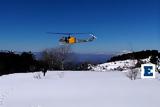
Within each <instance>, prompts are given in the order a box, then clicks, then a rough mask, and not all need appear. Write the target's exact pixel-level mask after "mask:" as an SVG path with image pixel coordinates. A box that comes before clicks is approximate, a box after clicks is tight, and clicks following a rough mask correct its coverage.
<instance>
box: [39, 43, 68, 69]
mask: <svg viewBox="0 0 160 107" xmlns="http://www.w3.org/2000/svg"><path fill="white" fill-rule="evenodd" d="M70 53H71V47H70V45H63V46H60V47H56V48H51V49H46V50H44V51H43V56H42V59H43V60H44V61H45V62H46V63H47V64H48V65H49V68H50V69H55V68H57V69H61V70H64V62H65V61H66V60H67V59H68V58H69V56H70Z"/></svg>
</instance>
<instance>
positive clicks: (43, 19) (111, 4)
mask: <svg viewBox="0 0 160 107" xmlns="http://www.w3.org/2000/svg"><path fill="white" fill-rule="evenodd" d="M46 32H93V33H95V35H96V36H97V40H96V41H94V42H91V43H84V44H76V45H73V46H72V47H73V50H74V51H76V52H80V53H110V52H119V51H123V50H135V51H138V50H145V49H158V50H160V0H14V1H13V0H0V50H14V51H41V50H43V49H45V48H51V47H56V46H58V45H59V43H58V39H59V37H57V36H54V35H49V34H46ZM83 37H84V38H87V37H86V36H85V35H84V36H82V37H81V38H83Z"/></svg>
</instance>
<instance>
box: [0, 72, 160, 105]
mask: <svg viewBox="0 0 160 107" xmlns="http://www.w3.org/2000/svg"><path fill="white" fill-rule="evenodd" d="M37 77H38V78H37ZM39 77H40V78H39ZM159 90H160V80H158V79H137V80H135V81H131V80H130V79H128V78H127V77H126V75H125V73H123V72H94V71H49V72H47V74H46V77H43V76H42V73H41V72H37V73H19V74H10V75H4V76H1V77H0V107H158V106H159V105H160V104H159V95H160V94H159Z"/></svg>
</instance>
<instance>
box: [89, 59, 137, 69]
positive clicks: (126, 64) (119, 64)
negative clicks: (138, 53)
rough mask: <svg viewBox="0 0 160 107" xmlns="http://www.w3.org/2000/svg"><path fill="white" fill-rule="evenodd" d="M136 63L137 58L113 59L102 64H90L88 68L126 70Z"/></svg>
mask: <svg viewBox="0 0 160 107" xmlns="http://www.w3.org/2000/svg"><path fill="white" fill-rule="evenodd" d="M136 63H137V60H124V61H115V62H108V63H104V64H98V65H96V66H93V65H90V68H91V70H92V71H108V70H117V69H123V70H126V69H128V68H130V67H133V66H134V65H135V64H136Z"/></svg>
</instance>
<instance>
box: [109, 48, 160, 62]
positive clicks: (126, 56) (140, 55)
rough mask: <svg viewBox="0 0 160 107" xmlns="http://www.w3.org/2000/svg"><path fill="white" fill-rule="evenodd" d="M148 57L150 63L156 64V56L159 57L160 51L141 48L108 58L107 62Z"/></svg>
mask: <svg viewBox="0 0 160 107" xmlns="http://www.w3.org/2000/svg"><path fill="white" fill-rule="evenodd" d="M149 57H150V62H151V63H154V64H157V61H158V58H160V53H159V52H158V50H145V51H144V50H143V51H138V52H132V53H127V54H122V55H117V56H114V57H112V58H111V59H110V60H108V62H113V61H120V60H127V59H136V60H140V59H145V58H149Z"/></svg>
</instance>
